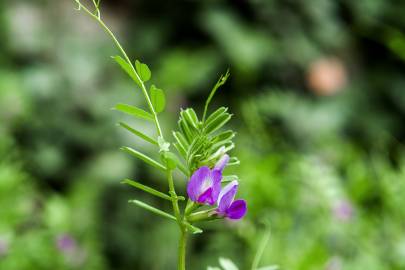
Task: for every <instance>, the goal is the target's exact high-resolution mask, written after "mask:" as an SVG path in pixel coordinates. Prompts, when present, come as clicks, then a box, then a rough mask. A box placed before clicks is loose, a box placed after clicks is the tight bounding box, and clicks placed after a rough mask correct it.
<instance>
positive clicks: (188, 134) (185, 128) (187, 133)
mask: <svg viewBox="0 0 405 270" xmlns="http://www.w3.org/2000/svg"><path fill="white" fill-rule="evenodd" d="M178 125H179V128H180V130H181V133H183V135H184V137H185V138H186V140H187V142H188V143H190V142H192V141H193V138H194V132H193V131H192V130H191V129H190V126H189V125H187V123H186V121H185V120H184V119H182V118H180V120H179V122H178Z"/></svg>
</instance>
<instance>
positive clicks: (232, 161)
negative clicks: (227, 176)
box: [228, 157, 240, 166]
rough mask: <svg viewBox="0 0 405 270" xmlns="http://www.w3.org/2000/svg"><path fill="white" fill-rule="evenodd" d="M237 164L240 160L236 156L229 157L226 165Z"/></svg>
mask: <svg viewBox="0 0 405 270" xmlns="http://www.w3.org/2000/svg"><path fill="white" fill-rule="evenodd" d="M239 164H240V161H239V159H238V158H237V157H231V158H230V159H229V162H228V166H232V165H239Z"/></svg>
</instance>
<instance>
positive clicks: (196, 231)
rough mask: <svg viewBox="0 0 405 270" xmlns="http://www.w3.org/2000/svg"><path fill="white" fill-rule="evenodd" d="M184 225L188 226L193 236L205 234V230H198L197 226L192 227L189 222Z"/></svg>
mask: <svg viewBox="0 0 405 270" xmlns="http://www.w3.org/2000/svg"><path fill="white" fill-rule="evenodd" d="M184 225H186V227H187V229H188V230H189V231H190V232H191V233H193V234H198V233H202V232H203V230H201V229H200V228H198V227H196V226H193V225H191V224H190V223H188V222H185V223H184Z"/></svg>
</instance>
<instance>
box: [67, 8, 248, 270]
mask: <svg viewBox="0 0 405 270" xmlns="http://www.w3.org/2000/svg"><path fill="white" fill-rule="evenodd" d="M74 1H75V2H76V4H77V5H78V10H82V11H84V12H85V13H86V14H88V15H89V16H90V17H91V18H93V19H94V20H95V21H97V22H98V23H99V24H100V26H101V27H102V28H103V29H104V30H105V31H106V33H107V34H108V35H109V36H110V37H111V38H112V40H113V41H114V43H115V45H116V46H117V48H118V50H119V51H120V53H121V56H114V57H113V59H114V60H115V62H116V63H117V64H118V65H119V66H120V67H121V68H122V69H123V70H124V71H125V72H126V73H127V74H128V75H129V77H130V78H131V79H132V80H133V81H134V82H135V84H136V85H137V86H138V87H139V88H140V90H141V92H142V94H143V96H144V97H145V100H146V104H147V108H148V110H144V109H141V108H138V107H135V106H132V105H129V104H117V105H116V106H115V109H116V110H118V111H121V112H123V113H126V114H129V115H132V116H134V117H136V118H139V119H142V120H145V121H149V122H151V123H153V124H154V126H155V128H156V135H155V136H154V137H151V136H149V135H146V134H144V133H143V132H141V131H139V130H137V129H136V128H134V127H131V126H130V125H128V124H127V123H123V122H121V123H119V125H120V126H121V127H123V128H124V129H126V130H128V131H129V132H131V133H132V134H134V135H135V136H137V137H139V138H141V139H143V140H145V141H146V142H148V143H150V144H152V145H155V146H156V151H157V153H158V154H159V156H160V161H158V160H156V159H154V158H152V157H150V156H149V155H146V154H144V153H142V152H139V151H138V150H135V149H133V148H130V147H122V150H123V151H125V152H127V153H129V154H130V155H132V156H134V157H136V158H138V159H140V160H142V161H143V162H145V163H147V164H149V165H150V166H152V167H154V168H156V169H158V170H161V171H162V172H164V173H165V175H166V177H167V183H168V193H164V192H161V191H158V190H156V189H154V188H152V187H149V186H146V185H143V184H141V183H138V182H136V181H134V180H131V179H126V180H124V181H123V183H125V184H128V185H131V186H133V187H135V188H137V189H140V190H142V191H144V192H147V193H149V194H151V195H154V196H157V197H159V198H161V199H164V200H167V201H169V202H171V205H172V208H173V213H167V212H164V211H162V210H160V209H158V208H156V207H154V206H151V205H149V204H146V203H144V202H141V201H139V200H130V201H129V202H130V203H133V204H135V205H137V206H139V207H141V208H143V209H146V210H148V211H150V212H152V213H154V214H157V215H160V216H162V217H164V218H168V219H171V220H173V221H175V222H176V223H177V224H178V227H179V231H180V240H179V246H178V269H179V270H184V269H186V263H185V256H186V243H187V236H188V235H189V234H196V233H202V230H201V229H200V228H198V227H196V226H195V225H194V224H195V223H196V222H200V221H208V220H214V219H222V218H229V219H234V220H237V219H240V218H242V217H243V216H244V215H245V214H246V211H247V206H246V202H245V201H244V200H240V199H238V200H235V199H234V198H235V195H236V192H237V188H238V177H237V176H235V175H223V170H224V168H225V166H231V165H236V164H239V161H238V159H237V158H236V157H230V156H229V155H228V153H229V151H230V150H232V149H233V148H234V146H235V145H234V143H233V142H232V139H233V138H234V136H235V132H233V131H232V130H225V131H221V128H223V127H224V125H225V124H226V123H228V121H229V120H230V119H231V117H232V115H231V114H230V113H229V112H228V108H226V107H220V108H218V109H217V110H215V111H214V112H213V113H211V114H208V108H209V104H210V102H211V100H212V98H213V97H214V95H215V93H216V91H217V90H218V88H219V87H220V86H222V85H223V84H224V83H225V82H226V80H227V79H228V77H229V72H227V73H226V74H225V75H224V76H221V77H220V78H219V80H218V82H217V83H216V84H215V86H214V87H213V89H212V90H211V92H210V95H209V96H208V98H207V101H206V103H205V107H204V112H203V115H202V117H201V118H199V117H198V116H197V113H196V112H195V111H194V110H193V109H192V108H187V109H184V110H181V112H180V117H179V120H178V128H179V129H178V130H177V131H173V132H172V135H173V142H172V143H171V142H169V140H168V139H166V137H165V135H166V134H164V132H163V130H162V128H161V125H160V123H159V118H158V114H159V113H161V112H163V111H164V109H165V105H166V98H165V94H164V91H163V90H162V89H159V88H158V87H156V86H155V85H153V84H152V85H150V86H149V87H148V85H147V82H149V81H150V80H151V77H152V73H151V71H150V69H149V67H148V66H147V65H146V64H144V63H142V62H140V61H138V60H136V61H135V62H134V63H133V62H132V61H131V59H130V58H129V57H128V55H127V53H126V52H125V50H124V49H123V47H122V46H121V44H120V42H119V41H118V40H117V38H116V37H115V35H114V33H113V32H112V31H111V30H110V29H109V28H108V26H107V25H106V24H105V23H104V21H103V20H102V17H101V12H100V0H91V3H90V1H89V5H90V4H91V5H92V7H91V8H90V7H89V5H84V4H83V3H82V2H81V1H80V0H74ZM172 146H174V148H175V149H176V152H177V153H175V152H172V150H171V148H172ZM174 170H179V171H180V172H181V173H182V174H183V175H184V178H185V179H186V180H188V184H187V195H188V196H187V197H188V199H186V198H185V197H184V196H178V195H177V191H176V188H175V184H174V179H173V171H174ZM223 185H226V186H225V187H223ZM186 201H187V202H186Z"/></svg>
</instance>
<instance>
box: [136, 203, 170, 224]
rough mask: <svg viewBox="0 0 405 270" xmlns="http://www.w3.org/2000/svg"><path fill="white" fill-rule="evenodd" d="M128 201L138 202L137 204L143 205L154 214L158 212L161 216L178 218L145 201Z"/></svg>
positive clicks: (142, 206)
mask: <svg viewBox="0 0 405 270" xmlns="http://www.w3.org/2000/svg"><path fill="white" fill-rule="evenodd" d="M128 202H129V203H133V204H136V205H137V206H139V207H141V208H143V209H146V210H148V211H150V212H152V213H154V214H157V215H159V216H162V217H165V218H168V219H172V220H176V218H175V217H174V216H173V215H170V214H169V213H166V212H164V211H162V210H160V209H157V208H155V207H153V206H151V205H149V204H146V203H144V202H141V201H138V200H129V201H128Z"/></svg>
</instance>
